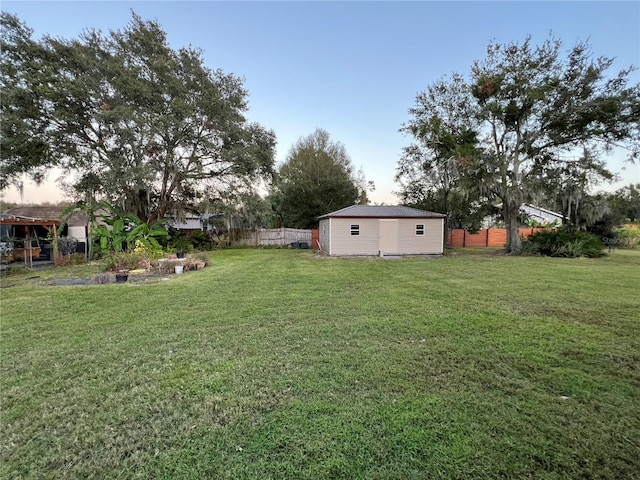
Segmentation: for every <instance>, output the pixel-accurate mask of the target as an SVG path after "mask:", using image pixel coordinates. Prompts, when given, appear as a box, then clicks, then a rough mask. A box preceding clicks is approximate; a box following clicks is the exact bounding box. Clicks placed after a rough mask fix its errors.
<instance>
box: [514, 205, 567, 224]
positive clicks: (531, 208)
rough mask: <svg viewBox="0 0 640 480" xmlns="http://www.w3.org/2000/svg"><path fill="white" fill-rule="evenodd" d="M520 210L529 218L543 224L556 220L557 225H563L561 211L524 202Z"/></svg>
mask: <svg viewBox="0 0 640 480" xmlns="http://www.w3.org/2000/svg"><path fill="white" fill-rule="evenodd" d="M520 212H521V213H523V214H525V215H526V216H527V217H529V220H535V221H536V222H538V223H540V224H542V225H546V224H548V223H553V222H556V224H557V225H562V215H561V214H560V213H557V212H552V211H551V210H547V209H546V208H542V207H536V206H535V205H531V204H529V203H524V204H523V205H522V206H521V207H520Z"/></svg>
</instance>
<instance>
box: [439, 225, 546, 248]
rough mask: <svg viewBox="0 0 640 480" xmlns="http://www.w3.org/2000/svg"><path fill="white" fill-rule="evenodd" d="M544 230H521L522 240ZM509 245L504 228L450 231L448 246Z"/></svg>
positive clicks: (519, 230)
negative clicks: (472, 231) (471, 231)
mask: <svg viewBox="0 0 640 480" xmlns="http://www.w3.org/2000/svg"><path fill="white" fill-rule="evenodd" d="M541 230H545V229H544V228H519V229H518V232H519V233H520V236H521V237H522V238H528V237H529V235H532V234H534V233H536V232H539V231H541ZM506 244H507V230H506V229H504V228H486V229H482V230H478V232H477V233H469V232H467V231H466V230H462V229H455V230H449V234H448V235H447V245H448V246H450V247H504V246H505V245H506Z"/></svg>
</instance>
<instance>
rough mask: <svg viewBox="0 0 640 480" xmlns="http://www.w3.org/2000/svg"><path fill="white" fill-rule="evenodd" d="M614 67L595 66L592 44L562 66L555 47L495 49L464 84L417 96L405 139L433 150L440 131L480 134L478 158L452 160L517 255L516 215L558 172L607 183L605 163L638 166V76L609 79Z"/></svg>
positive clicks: (551, 42) (603, 61)
mask: <svg viewBox="0 0 640 480" xmlns="http://www.w3.org/2000/svg"><path fill="white" fill-rule="evenodd" d="M612 64H613V60H612V59H610V58H606V57H597V58H594V57H593V55H592V53H591V50H590V47H589V45H588V44H587V43H578V44H577V45H575V46H574V47H573V48H572V49H570V50H569V51H568V53H567V54H566V56H565V55H564V54H563V52H562V43H561V42H560V41H559V40H557V39H554V38H550V39H548V40H547V41H545V42H544V43H542V44H541V45H539V46H533V45H532V44H531V40H530V38H527V39H526V40H525V41H524V42H523V43H521V44H518V43H510V44H506V45H501V44H490V45H489V47H488V49H487V56H486V58H485V59H484V60H481V61H477V62H475V63H474V65H473V66H472V68H471V72H470V73H469V75H468V76H466V77H464V76H462V75H458V74H454V75H452V76H451V77H449V78H444V79H442V80H439V81H437V82H434V83H433V84H431V85H429V86H427V88H426V90H425V91H424V92H421V93H419V94H418V96H417V98H416V105H415V106H414V107H413V108H411V109H410V114H411V115H412V118H411V120H410V121H409V122H408V123H407V124H406V125H404V127H403V129H405V130H406V131H408V132H409V133H411V134H412V135H414V138H415V141H416V142H417V143H418V144H420V145H425V146H427V147H430V146H431V147H432V146H433V145H437V144H438V141H439V139H440V138H441V137H442V135H443V130H445V131H446V132H448V133H449V134H450V135H452V136H454V137H457V138H461V136H463V135H464V134H465V132H467V131H472V132H474V134H475V135H474V136H470V137H469V138H473V139H474V140H477V142H478V144H477V146H478V148H477V151H476V153H475V154H474V155H469V154H468V153H469V152H470V149H468V148H466V149H465V148H459V150H460V151H462V152H464V155H454V159H455V160H456V162H457V165H458V167H460V168H459V170H460V172H461V175H463V176H464V177H465V178H466V179H468V180H470V181H472V182H473V183H474V185H476V186H477V187H478V188H479V189H480V190H481V191H482V193H483V194H484V195H486V196H487V197H488V198H489V200H490V201H493V202H500V203H501V208H502V216H503V218H504V220H505V223H506V225H507V251H509V252H511V253H518V252H519V251H520V237H519V235H518V222H519V218H518V211H519V209H520V206H521V205H522V204H523V203H524V202H527V201H531V200H532V199H534V198H535V197H536V194H537V193H538V192H539V189H540V185H541V184H543V183H545V182H547V181H550V180H551V179H552V178H553V176H554V174H556V173H557V172H558V171H562V172H564V173H565V174H570V173H571V172H578V174H580V175H581V176H584V175H585V172H586V174H587V175H588V176H591V178H592V179H596V180H597V179H603V178H604V179H606V178H607V177H609V176H610V173H609V172H608V171H607V169H606V165H605V163H604V161H603V155H604V154H606V153H608V152H610V151H611V150H612V149H613V148H617V147H622V148H626V149H628V152H629V158H630V159H631V160H633V159H635V158H637V156H638V154H639V152H640V85H638V84H632V83H631V82H630V73H631V72H632V71H633V68H631V67H630V68H627V69H624V70H622V71H620V72H619V73H617V74H613V75H611V74H610V73H609V69H610V67H611V66H612ZM583 152H584V153H583ZM432 153H433V152H432ZM435 153H437V152H435Z"/></svg>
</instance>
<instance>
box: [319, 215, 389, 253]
mask: <svg viewBox="0 0 640 480" xmlns="http://www.w3.org/2000/svg"><path fill="white" fill-rule="evenodd" d="M330 220H331V230H330V236H331V246H330V248H331V249H330V251H329V254H330V255H378V251H379V246H378V236H379V232H378V219H377V218H339V217H334V218H331V219H330ZM351 225H359V227H360V234H359V235H351Z"/></svg>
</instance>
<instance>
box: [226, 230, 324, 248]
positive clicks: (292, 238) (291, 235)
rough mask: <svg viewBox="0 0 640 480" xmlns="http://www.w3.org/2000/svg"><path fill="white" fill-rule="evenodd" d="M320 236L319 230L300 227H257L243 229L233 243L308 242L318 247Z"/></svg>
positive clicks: (309, 244)
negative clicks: (316, 242) (317, 241)
mask: <svg viewBox="0 0 640 480" xmlns="http://www.w3.org/2000/svg"><path fill="white" fill-rule="evenodd" d="M314 234H315V235H314ZM317 238H318V230H307V229H298V228H269V229H267V228H257V229H255V230H243V231H242V232H241V234H240V236H239V237H238V238H237V240H235V241H234V242H233V245H248V246H250V247H257V246H267V245H280V246H284V245H291V244H294V243H295V242H298V243H300V242H302V243H306V245H307V247H308V248H316V247H317V245H315V244H314V241H315V239H317Z"/></svg>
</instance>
